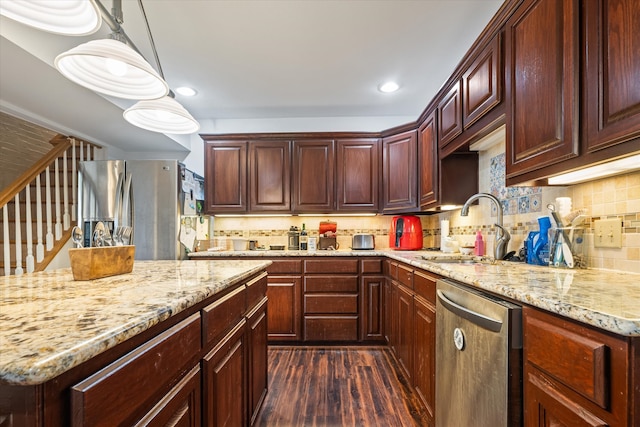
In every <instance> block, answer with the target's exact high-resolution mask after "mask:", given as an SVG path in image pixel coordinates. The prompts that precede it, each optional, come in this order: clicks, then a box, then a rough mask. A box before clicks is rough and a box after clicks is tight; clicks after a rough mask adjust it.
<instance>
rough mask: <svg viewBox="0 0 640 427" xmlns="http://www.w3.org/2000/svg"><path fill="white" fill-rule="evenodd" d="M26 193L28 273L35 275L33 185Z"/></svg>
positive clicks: (29, 186)
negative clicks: (32, 212) (32, 216)
mask: <svg viewBox="0 0 640 427" xmlns="http://www.w3.org/2000/svg"><path fill="white" fill-rule="evenodd" d="M25 193H26V199H25V200H26V203H27V211H26V226H27V258H26V265H27V273H33V270H35V269H36V266H35V260H34V258H33V219H32V218H31V184H27V187H26V189H25Z"/></svg>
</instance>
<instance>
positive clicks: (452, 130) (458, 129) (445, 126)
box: [438, 80, 462, 147]
mask: <svg viewBox="0 0 640 427" xmlns="http://www.w3.org/2000/svg"><path fill="white" fill-rule="evenodd" d="M460 87H461V82H460V80H457V81H455V82H454V83H453V84H452V85H451V88H450V89H449V91H448V92H447V93H446V95H444V97H443V98H442V99H441V100H440V102H438V111H439V114H438V135H439V136H440V147H444V146H445V145H447V144H448V143H450V142H451V141H453V140H454V139H455V137H457V136H458V135H460V134H461V133H462V91H461V90H460Z"/></svg>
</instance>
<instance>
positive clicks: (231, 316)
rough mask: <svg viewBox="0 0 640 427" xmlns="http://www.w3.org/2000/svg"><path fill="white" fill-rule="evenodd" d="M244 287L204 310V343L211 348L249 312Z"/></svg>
mask: <svg viewBox="0 0 640 427" xmlns="http://www.w3.org/2000/svg"><path fill="white" fill-rule="evenodd" d="M246 296H247V295H246V289H245V287H244V286H241V287H239V288H238V289H236V290H234V291H232V292H231V293H229V294H227V295H225V296H223V297H222V298H220V299H219V300H218V301H216V302H214V303H213V304H210V305H208V306H206V307H205V308H203V309H202V325H203V331H202V334H203V342H204V346H205V347H209V346H210V345H211V343H212V342H213V341H215V340H216V339H217V338H220V337H222V334H224V332H226V331H227V330H228V329H229V328H231V327H232V326H234V325H235V324H236V323H238V321H239V320H240V319H241V318H242V317H243V316H244V313H245V312H246V310H247V301H246Z"/></svg>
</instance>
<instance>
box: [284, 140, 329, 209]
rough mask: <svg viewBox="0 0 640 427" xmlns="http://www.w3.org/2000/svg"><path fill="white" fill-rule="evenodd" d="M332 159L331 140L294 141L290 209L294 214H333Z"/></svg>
mask: <svg viewBox="0 0 640 427" xmlns="http://www.w3.org/2000/svg"><path fill="white" fill-rule="evenodd" d="M334 157H335V154H334V148H333V141H332V140H314V141H294V143H293V159H294V160H293V210H294V211H295V212H305V213H306V212H331V211H333V209H334V189H333V186H334V180H333V177H334V174H335V171H334Z"/></svg>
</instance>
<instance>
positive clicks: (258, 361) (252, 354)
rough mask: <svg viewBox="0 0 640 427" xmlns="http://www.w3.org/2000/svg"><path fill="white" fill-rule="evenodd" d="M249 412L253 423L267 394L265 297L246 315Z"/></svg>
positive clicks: (251, 423)
mask: <svg viewBox="0 0 640 427" xmlns="http://www.w3.org/2000/svg"><path fill="white" fill-rule="evenodd" d="M247 335H248V339H247V343H248V362H249V370H248V375H249V400H248V404H249V413H248V417H249V420H250V425H253V422H254V421H255V419H256V417H257V416H258V412H259V411H260V406H261V405H262V402H263V400H264V398H265V396H266V395H267V364H268V360H267V357H268V356H267V298H264V299H263V300H262V302H260V304H258V306H257V307H255V308H254V309H253V310H252V311H251V312H250V313H249V314H248V315H247Z"/></svg>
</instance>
